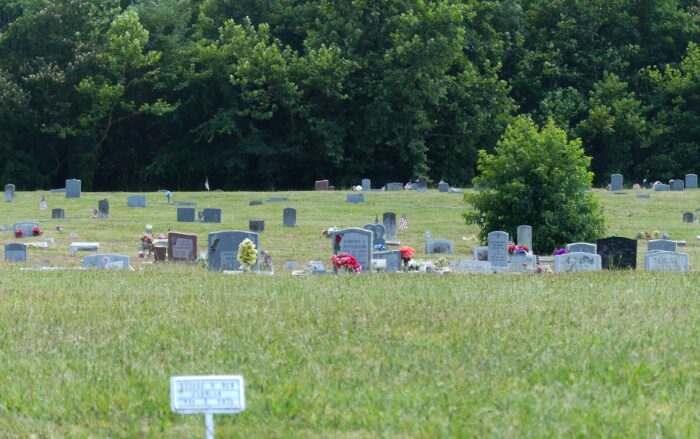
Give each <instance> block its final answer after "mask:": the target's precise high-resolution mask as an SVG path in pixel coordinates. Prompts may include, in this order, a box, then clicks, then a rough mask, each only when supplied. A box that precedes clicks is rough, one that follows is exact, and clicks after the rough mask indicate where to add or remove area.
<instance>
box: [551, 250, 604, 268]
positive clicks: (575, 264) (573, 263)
mask: <svg viewBox="0 0 700 439" xmlns="http://www.w3.org/2000/svg"><path fill="white" fill-rule="evenodd" d="M602 267H603V265H602V258H601V257H600V255H598V254H594V253H588V252H586V253H584V252H571V253H565V254H563V255H556V256H554V272H555V273H580V272H586V271H600V270H601V269H602Z"/></svg>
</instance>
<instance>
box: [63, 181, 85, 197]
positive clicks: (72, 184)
mask: <svg viewBox="0 0 700 439" xmlns="http://www.w3.org/2000/svg"><path fill="white" fill-rule="evenodd" d="M80 185H81V182H80V180H75V179H72V180H66V198H80Z"/></svg>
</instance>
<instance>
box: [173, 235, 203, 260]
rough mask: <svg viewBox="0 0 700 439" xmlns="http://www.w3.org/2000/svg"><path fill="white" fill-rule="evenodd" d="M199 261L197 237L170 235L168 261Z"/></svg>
mask: <svg viewBox="0 0 700 439" xmlns="http://www.w3.org/2000/svg"><path fill="white" fill-rule="evenodd" d="M196 259H197V235H195V234H190V233H178V232H170V233H168V260H169V261H173V262H193V261H195V260H196Z"/></svg>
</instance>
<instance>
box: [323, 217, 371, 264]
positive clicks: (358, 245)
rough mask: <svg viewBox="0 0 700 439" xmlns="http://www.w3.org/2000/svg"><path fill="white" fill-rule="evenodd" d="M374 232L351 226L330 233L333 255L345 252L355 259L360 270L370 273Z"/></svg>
mask: <svg viewBox="0 0 700 439" xmlns="http://www.w3.org/2000/svg"><path fill="white" fill-rule="evenodd" d="M373 239H374V233H373V232H372V231H370V230H365V229H360V228H356V227H351V228H348V229H343V230H336V231H333V232H332V233H331V242H332V245H333V256H339V255H341V254H347V255H350V256H352V257H353V258H355V259H356V260H357V262H358V263H359V265H360V266H361V267H362V270H361V271H362V272H365V273H370V272H371V266H372V249H373V247H374V240H373Z"/></svg>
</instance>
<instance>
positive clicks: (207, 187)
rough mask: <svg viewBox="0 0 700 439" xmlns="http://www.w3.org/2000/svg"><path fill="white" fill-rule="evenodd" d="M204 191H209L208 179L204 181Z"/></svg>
mask: <svg viewBox="0 0 700 439" xmlns="http://www.w3.org/2000/svg"><path fill="white" fill-rule="evenodd" d="M204 189H206V190H209V177H207V178H206V179H205V180H204Z"/></svg>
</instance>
